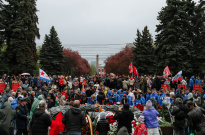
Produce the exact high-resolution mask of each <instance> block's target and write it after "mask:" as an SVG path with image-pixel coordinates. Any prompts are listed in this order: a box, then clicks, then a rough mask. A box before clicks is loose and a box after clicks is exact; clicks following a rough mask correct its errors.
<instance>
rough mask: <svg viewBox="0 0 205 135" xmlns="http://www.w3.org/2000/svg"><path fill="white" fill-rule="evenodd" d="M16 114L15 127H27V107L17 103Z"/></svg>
mask: <svg viewBox="0 0 205 135" xmlns="http://www.w3.org/2000/svg"><path fill="white" fill-rule="evenodd" d="M16 114H17V117H16V126H17V129H27V122H28V121H27V116H29V114H28V109H27V107H26V106H25V105H24V106H23V105H22V104H19V105H18V106H17V107H16Z"/></svg>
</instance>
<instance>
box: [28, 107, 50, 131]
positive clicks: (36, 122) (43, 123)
mask: <svg viewBox="0 0 205 135" xmlns="http://www.w3.org/2000/svg"><path fill="white" fill-rule="evenodd" d="M30 125H31V129H32V135H47V134H48V127H49V126H50V125H51V118H50V116H49V115H48V114H47V113H46V112H45V111H44V110H43V109H39V108H38V109H35V110H34V112H33V117H32V121H31V123H30Z"/></svg>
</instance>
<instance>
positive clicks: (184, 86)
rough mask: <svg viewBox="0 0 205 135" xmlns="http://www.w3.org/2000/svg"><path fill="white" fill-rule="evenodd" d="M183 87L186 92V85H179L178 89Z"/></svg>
mask: <svg viewBox="0 0 205 135" xmlns="http://www.w3.org/2000/svg"><path fill="white" fill-rule="evenodd" d="M181 87H182V88H183V89H184V91H185V92H186V85H184V84H178V88H180V89H181Z"/></svg>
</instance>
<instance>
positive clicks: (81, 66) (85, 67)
mask: <svg viewBox="0 0 205 135" xmlns="http://www.w3.org/2000/svg"><path fill="white" fill-rule="evenodd" d="M63 51H64V61H65V62H64V65H63V73H64V75H77V76H80V75H88V74H90V73H91V68H90V65H89V64H88V61H87V60H86V59H84V58H82V57H81V56H80V55H79V53H78V52H77V51H73V50H71V49H64V50H63Z"/></svg>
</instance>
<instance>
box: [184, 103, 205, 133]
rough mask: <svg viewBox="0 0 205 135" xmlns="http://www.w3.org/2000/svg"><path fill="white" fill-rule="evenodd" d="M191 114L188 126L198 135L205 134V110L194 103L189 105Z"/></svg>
mask: <svg viewBox="0 0 205 135" xmlns="http://www.w3.org/2000/svg"><path fill="white" fill-rule="evenodd" d="M187 105H188V108H189V110H190V112H189V113H188V125H189V128H190V129H194V130H196V134H197V135H204V134H205V119H204V115H205V110H204V109H203V108H201V107H198V106H197V105H196V104H195V106H196V107H194V103H193V102H192V101H188V103H187Z"/></svg>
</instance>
